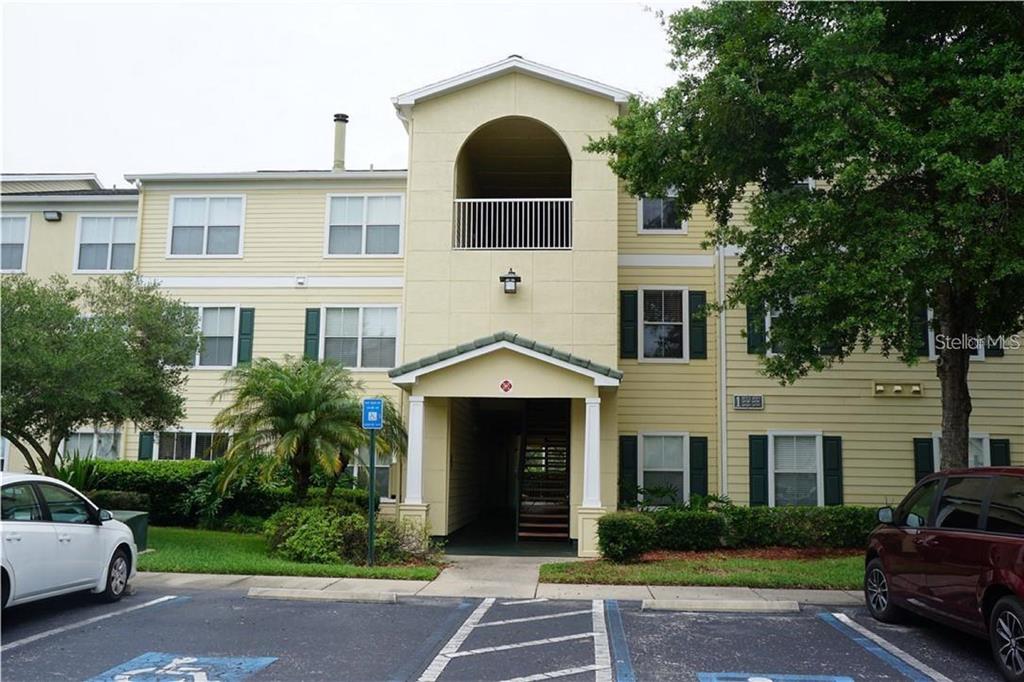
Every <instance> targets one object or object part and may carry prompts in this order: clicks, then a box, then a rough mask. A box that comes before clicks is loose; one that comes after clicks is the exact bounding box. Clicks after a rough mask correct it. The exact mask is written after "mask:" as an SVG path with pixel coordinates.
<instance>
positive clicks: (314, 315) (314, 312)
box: [302, 308, 320, 360]
mask: <svg viewBox="0 0 1024 682" xmlns="http://www.w3.org/2000/svg"><path fill="white" fill-rule="evenodd" d="M302 355H303V357H305V358H306V359H307V360H319V359H320V309H319V308H306V343H305V345H304V346H303V351H302Z"/></svg>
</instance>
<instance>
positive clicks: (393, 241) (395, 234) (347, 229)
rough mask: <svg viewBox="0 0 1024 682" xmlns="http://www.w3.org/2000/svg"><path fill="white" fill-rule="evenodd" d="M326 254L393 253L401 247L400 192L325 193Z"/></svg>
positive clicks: (373, 254)
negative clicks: (326, 215)
mask: <svg viewBox="0 0 1024 682" xmlns="http://www.w3.org/2000/svg"><path fill="white" fill-rule="evenodd" d="M328 202H329V204H328V212H327V213H328V219H327V221H328V224H327V244H326V253H325V255H327V256H397V255H398V254H399V253H400V252H401V248H402V196H401V195H400V194H379V195H378V194H370V195H337V196H331V197H328Z"/></svg>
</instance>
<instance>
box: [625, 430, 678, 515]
mask: <svg viewBox="0 0 1024 682" xmlns="http://www.w3.org/2000/svg"><path fill="white" fill-rule="evenodd" d="M688 441H689V437H688V436H687V435H686V434H685V433H671V434H667V433H665V434H663V433H650V434H641V435H640V442H639V445H640V448H639V454H640V466H638V467H637V471H638V472H639V475H638V479H639V480H637V485H638V486H639V487H640V488H641V489H643V491H644V495H643V497H644V503H645V504H649V505H658V504H671V503H673V502H682V501H685V500H688V499H689V498H690V489H689V486H688V485H687V479H688V478H689V472H688V471H687V469H688V468H689V467H688V465H687V462H688V460H689V458H688V457H687V456H686V453H687V452H689V450H690V448H689V443H688Z"/></svg>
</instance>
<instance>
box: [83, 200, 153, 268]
mask: <svg viewBox="0 0 1024 682" xmlns="http://www.w3.org/2000/svg"><path fill="white" fill-rule="evenodd" d="M83 218H111V219H113V218H134V219H135V241H134V242H133V245H134V247H135V248H134V250H133V253H132V267H130V268H128V269H127V270H122V269H115V268H105V269H103V270H89V269H83V268H80V267H78V263H79V258H80V256H81V250H82V219H83ZM111 230H113V226H111ZM110 239H111V241H109V242H107V245H108V246H109V247H110V248H109V250H108V251H107V265H109V264H110V261H111V259H112V258H113V257H114V242H113V239H114V235H113V232H111V235H110ZM71 258H72V262H71V273H72V274H75V275H103V274H108V273H118V272H131V271H132V270H134V269H135V264H136V263H137V262H138V259H139V217H138V214H137V213H136V212H134V211H131V212H127V211H121V212H116V211H110V212H107V213H79V214H78V220H77V221H75V253H74V254H73V255H72V257H71Z"/></svg>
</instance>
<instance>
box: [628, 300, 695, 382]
mask: <svg viewBox="0 0 1024 682" xmlns="http://www.w3.org/2000/svg"><path fill="white" fill-rule="evenodd" d="M645 291H681V292H683V293H682V296H683V325H682V326H683V357H681V358H649V357H647V356H645V355H644V324H645V322H644V292H645ZM636 305H637V311H636V314H637V353H636V359H637V362H651V363H662V364H674V365H678V364H686V363H688V362H690V287H681V286H674V285H668V284H665V285H653V284H652V285H650V286H643V287H640V288H639V289H638V290H637V297H636ZM651 324H658V323H656V322H652V323H651Z"/></svg>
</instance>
